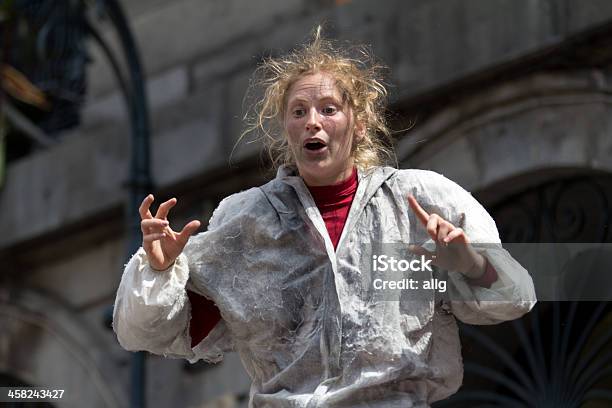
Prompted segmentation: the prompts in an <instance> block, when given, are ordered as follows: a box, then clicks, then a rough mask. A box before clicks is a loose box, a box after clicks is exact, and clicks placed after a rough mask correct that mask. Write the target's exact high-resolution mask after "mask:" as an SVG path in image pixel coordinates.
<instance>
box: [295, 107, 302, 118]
mask: <svg viewBox="0 0 612 408" xmlns="http://www.w3.org/2000/svg"><path fill="white" fill-rule="evenodd" d="M293 116H295V117H297V118H299V117H301V116H304V109H302V108H296V109H294V110H293Z"/></svg>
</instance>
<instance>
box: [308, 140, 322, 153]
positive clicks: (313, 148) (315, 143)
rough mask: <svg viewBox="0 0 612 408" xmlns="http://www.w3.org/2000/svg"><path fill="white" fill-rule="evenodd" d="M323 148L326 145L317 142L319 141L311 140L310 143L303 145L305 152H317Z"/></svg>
mask: <svg viewBox="0 0 612 408" xmlns="http://www.w3.org/2000/svg"><path fill="white" fill-rule="evenodd" d="M325 146H327V145H326V144H325V143H323V142H321V141H319V140H312V141H309V142H306V143H305V144H304V147H305V148H306V149H307V150H310V151H313V152H314V151H317V150H321V149H323V148H324V147H325Z"/></svg>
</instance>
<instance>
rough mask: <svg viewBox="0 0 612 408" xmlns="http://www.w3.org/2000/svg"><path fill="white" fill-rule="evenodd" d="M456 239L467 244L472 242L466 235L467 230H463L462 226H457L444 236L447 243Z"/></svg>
mask: <svg viewBox="0 0 612 408" xmlns="http://www.w3.org/2000/svg"><path fill="white" fill-rule="evenodd" d="M454 240H457V241H461V242H464V243H466V244H469V242H470V240H469V239H468V237H467V235H465V231H463V230H462V229H461V228H455V229H454V230H452V231H451V232H450V233H449V234H448V235H447V236H446V238H444V242H446V243H449V242H451V241H454Z"/></svg>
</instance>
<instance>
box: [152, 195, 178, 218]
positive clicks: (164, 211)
mask: <svg viewBox="0 0 612 408" xmlns="http://www.w3.org/2000/svg"><path fill="white" fill-rule="evenodd" d="M175 205H176V198H171V199H169V200H168V201H165V202H163V203H162V204H161V205H160V206H159V208H158V209H157V213H156V214H155V218H161V219H165V218H166V217H167V216H168V213H169V212H170V209H171V208H172V207H174V206H175Z"/></svg>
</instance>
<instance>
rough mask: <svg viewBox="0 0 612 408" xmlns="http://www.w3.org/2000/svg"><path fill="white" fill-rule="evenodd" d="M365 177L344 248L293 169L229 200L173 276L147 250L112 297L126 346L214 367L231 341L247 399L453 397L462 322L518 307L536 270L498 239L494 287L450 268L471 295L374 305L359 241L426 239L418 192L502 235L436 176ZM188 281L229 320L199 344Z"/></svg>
mask: <svg viewBox="0 0 612 408" xmlns="http://www.w3.org/2000/svg"><path fill="white" fill-rule="evenodd" d="M358 177H359V186H358V189H357V192H356V195H355V198H354V201H353V204H352V207H351V209H350V212H349V215H348V218H347V220H346V224H345V226H344V230H343V232H342V236H341V238H340V242H339V243H338V246H337V249H336V250H335V251H334V248H333V245H332V243H331V241H330V238H329V235H328V233H327V230H326V227H325V224H324V222H323V219H322V218H321V215H320V213H319V211H318V209H317V207H316V205H315V203H314V201H313V199H312V197H311V195H310V193H309V191H308V189H307V188H306V186H305V185H304V183H303V181H302V179H301V178H300V177H298V176H296V175H295V170H294V169H292V168H290V167H281V168H280V169H279V171H278V174H277V176H276V178H275V179H274V180H272V181H271V182H269V183H267V184H265V185H263V186H261V187H258V188H252V189H249V190H246V191H243V192H240V193H237V194H234V195H232V196H230V197H227V198H226V199H224V200H223V201H222V202H221V204H220V205H219V207H218V208H217V210H216V211H215V212H214V214H213V216H212V218H211V220H210V223H209V227H208V231H207V232H204V233H201V234H198V235H196V236H193V237H191V239H190V240H189V242H188V244H187V246H186V247H185V250H184V251H183V253H182V254H181V255H180V257H179V258H178V259H177V261H176V262H175V264H174V265H173V266H172V267H171V268H169V270H168V271H164V272H157V271H153V270H151V269H150V267H149V265H148V263H147V258H146V255H145V253H144V251H143V250H142V248H141V249H140V250H139V251H138V252H137V253H136V254H135V255H134V256H133V257H132V259H131V260H130V261H129V263H128V264H127V266H126V268H125V272H124V274H123V278H122V280H121V284H120V286H119V289H118V292H117V298H116V301H115V309H114V322H113V326H114V330H115V332H116V333H117V336H118V339H119V342H120V343H121V345H122V346H123V347H124V348H126V349H128V350H147V351H150V352H151V353H155V354H162V355H165V356H172V357H183V358H187V359H189V360H191V361H195V360H198V359H204V360H206V361H211V362H217V361H220V360H221V359H222V357H223V354H222V353H223V352H225V351H229V350H235V351H237V352H238V353H239V354H240V357H241V359H242V362H243V364H244V367H245V369H246V371H247V372H248V374H249V375H250V376H251V378H252V381H253V382H252V387H251V392H250V402H249V406H251V407H402V408H404V407H427V406H428V404H429V403H431V402H433V401H436V400H439V399H443V398H445V397H447V396H449V395H451V394H453V393H454V392H455V391H456V390H457V389H458V388H459V386H460V385H461V382H462V377H463V364H462V360H461V350H460V343H459V336H458V332H457V326H456V322H455V317H457V318H459V319H460V320H462V321H464V322H466V323H472V324H493V323H497V322H500V321H503V320H510V319H515V318H518V317H520V316H522V315H523V314H524V313H526V312H527V311H529V310H530V309H531V307H533V305H534V304H535V292H534V288H533V283H532V280H531V277H530V276H529V274H528V273H527V271H526V270H525V269H524V268H523V267H521V265H520V264H518V263H517V262H516V261H515V260H514V259H513V258H512V257H511V256H510V255H509V254H508V253H507V252H506V251H505V250H503V249H501V247H497V248H489V249H486V250H482V251H481V252H480V253H481V254H482V255H484V256H485V257H486V258H487V259H488V261H489V262H490V263H491V265H492V266H493V267H494V268H495V270H496V271H497V274H498V280H497V281H496V282H495V283H494V284H493V285H492V286H491V288H490V289H487V288H484V287H478V286H471V285H469V284H468V283H467V281H466V279H465V278H464V277H463V275H461V274H460V273H458V272H454V271H448V275H447V276H448V286H449V287H448V291H447V292H448V293H449V294H450V297H451V298H453V297H454V298H461V299H465V300H466V301H461V302H458V301H449V302H441V301H439V300H438V299H436V296H437V295H435V294H434V293H433V291H432V292H431V293H432V294H431V296H430V297H429V298H428V300H422V301H418V302H415V301H406V300H405V299H406V297H405V296H406V295H402V298H401V300H399V301H379V300H380V299H378V300H377V298H376V296H377V295H376V294H373V293H372V291H371V290H365V291H364V288H363V287H362V284H361V282H362V280H361V279H360V276H359V275H360V268H359V265H360V264H362V261H366V262H369V261H367V260H363V259H360V258H362V257H364V256H368V257H371V255H370V254H369V253H368V254H367V255H365V253H363V251H362V248H365V247H367V246H368V245H369V244H372V243H375V242H378V243H398V242H403V243H406V244H409V243H420V244H422V243H424V242H425V241H427V239H428V236H427V233H426V231H425V228H424V227H423V226H422V224H420V221H419V220H418V219H417V218H416V216H415V214H414V213H413V211H412V210H411V209H410V208H409V206H408V203H407V200H406V197H407V195H408V194H413V195H414V196H415V198H416V199H417V201H418V202H419V203H420V204H421V206H422V207H423V208H424V209H425V210H426V211H428V212H435V213H437V214H439V215H440V216H442V217H443V218H445V219H446V220H449V221H450V222H451V223H453V225H455V226H460V227H462V228H463V229H464V230H465V231H466V233H467V235H468V237H469V238H470V239H471V241H472V242H474V243H478V242H481V243H499V237H498V233H497V230H496V227H495V223H494V221H493V220H492V219H491V217H490V216H489V214H488V213H487V212H486V211H485V210H484V208H483V207H482V206H481V205H480V204H479V203H478V202H477V201H476V200H475V199H474V198H473V197H472V196H471V194H469V193H468V192H466V191H465V190H463V189H462V188H461V187H459V186H458V185H457V184H455V183H454V182H452V181H450V180H448V179H446V178H444V177H443V176H441V175H439V174H437V173H434V172H430V171H424V170H396V169H393V168H389V167H378V168H375V169H372V170H370V171H367V172H363V171H359V174H358ZM430 242H431V241H430ZM186 287H188V288H189V289H191V290H194V291H196V292H197V293H200V294H202V295H204V296H206V297H208V298H210V299H212V300H213V301H214V302H215V303H216V305H217V307H218V308H219V310H220V311H221V316H222V320H221V321H220V322H219V323H218V324H217V325H216V326H215V328H214V329H213V330H212V331H211V332H210V333H209V334H208V336H207V337H206V338H205V339H204V340H203V341H202V342H201V343H200V344H199V345H197V346H196V347H194V348H193V349H192V348H191V345H190V337H189V321H190V305H189V301H188V298H187V295H186V291H185V288H186ZM370 289H371V288H370ZM408 296H409V295H408ZM449 310H450V312H452V314H451V313H450V312H449ZM453 315H454V316H455V317H453Z"/></svg>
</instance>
